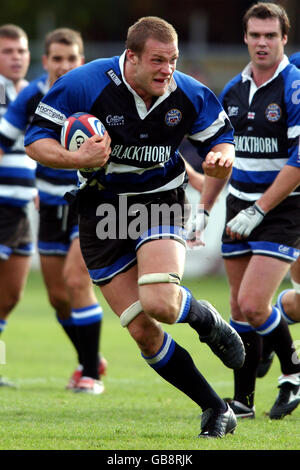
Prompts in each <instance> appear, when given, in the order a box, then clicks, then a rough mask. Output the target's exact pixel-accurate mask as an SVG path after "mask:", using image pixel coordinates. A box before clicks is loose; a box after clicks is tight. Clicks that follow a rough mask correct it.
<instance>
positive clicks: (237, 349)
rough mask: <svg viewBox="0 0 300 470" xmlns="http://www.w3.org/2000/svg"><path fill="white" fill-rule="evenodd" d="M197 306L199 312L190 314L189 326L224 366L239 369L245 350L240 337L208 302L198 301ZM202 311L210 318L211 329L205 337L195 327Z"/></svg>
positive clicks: (199, 329) (197, 327) (242, 362)
mask: <svg viewBox="0 0 300 470" xmlns="http://www.w3.org/2000/svg"><path fill="white" fill-rule="evenodd" d="M198 305H199V308H200V312H197V311H193V313H190V316H189V325H190V326H191V327H192V328H194V329H195V330H196V331H197V333H198V334H199V339H200V341H201V342H202V343H206V344H207V345H208V346H209V347H210V349H211V350H212V351H213V352H214V353H215V354H216V356H218V357H219V359H221V361H222V362H223V363H224V364H225V366H227V367H229V368H230V369H240V368H241V367H242V365H243V364H244V361H245V348H244V344H243V341H242V340H241V337H240V336H239V334H238V333H237V332H236V331H235V330H234V329H233V328H232V327H231V326H230V325H229V324H228V323H227V322H226V321H225V320H223V318H222V317H221V315H220V314H219V313H218V312H217V310H216V309H215V308H214V307H213V306H212V305H211V304H210V303H209V302H207V301H206V300H198ZM203 310H205V311H206V312H205V313H206V314H207V313H209V314H210V315H211V317H212V327H211V330H210V332H209V334H207V335H203V334H202V333H201V328H199V326H198V325H197V323H198V321H197V320H198V316H200V315H201V311H203ZM207 311H208V312H207Z"/></svg>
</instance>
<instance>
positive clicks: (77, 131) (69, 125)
mask: <svg viewBox="0 0 300 470" xmlns="http://www.w3.org/2000/svg"><path fill="white" fill-rule="evenodd" d="M104 132H105V127H104V126H103V124H102V122H101V121H100V120H99V119H98V118H96V117H95V116H92V115H91V114H87V113H75V114H72V115H71V116H70V117H68V118H67V119H66V121H65V123H64V125H63V127H62V130H61V135H60V143H61V145H62V146H63V147H64V148H66V149H67V150H70V151H71V152H75V151H76V150H78V149H79V148H80V146H81V145H82V144H83V142H85V141H86V140H87V139H89V138H90V137H92V136H93V135H101V136H102V135H104Z"/></svg>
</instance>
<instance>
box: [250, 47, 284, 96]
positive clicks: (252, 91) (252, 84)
mask: <svg viewBox="0 0 300 470" xmlns="http://www.w3.org/2000/svg"><path fill="white" fill-rule="evenodd" d="M288 64H289V59H288V57H287V56H286V55H284V56H283V59H282V61H281V62H280V63H279V65H278V67H277V69H276V70H275V72H274V75H273V76H272V77H271V78H270V79H269V80H267V81H266V82H264V83H263V84H262V85H260V86H259V87H258V86H257V85H256V83H255V82H254V80H253V78H252V62H250V63H249V64H248V65H246V67H245V68H244V70H243V71H242V74H241V75H242V80H243V82H245V81H246V80H250V92H249V104H251V101H252V98H253V96H254V94H255V92H256V91H257V90H259V89H260V88H262V87H264V86H266V85H267V84H268V83H270V82H271V81H272V80H274V78H276V77H277V76H278V75H279V74H280V72H282V70H283V69H285V67H286V66H287V65H288Z"/></svg>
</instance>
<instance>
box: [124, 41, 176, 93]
mask: <svg viewBox="0 0 300 470" xmlns="http://www.w3.org/2000/svg"><path fill="white" fill-rule="evenodd" d="M130 53H131V54H132V56H130V60H133V64H134V73H133V75H132V77H131V78H132V80H131V83H130V85H131V86H132V88H133V89H134V90H135V91H136V92H137V94H138V95H139V96H141V98H143V99H144V100H146V101H147V99H152V97H153V96H161V95H163V94H164V93H165V92H166V91H167V89H168V86H169V83H170V81H171V79H172V76H173V73H174V71H175V69H176V63H177V59H178V48H177V42H175V41H174V42H171V43H169V44H166V43H163V42H160V41H158V40H156V39H153V38H149V39H148V40H147V41H146V43H145V47H144V50H143V52H142V53H141V54H140V55H139V56H138V55H136V54H134V53H132V52H131V51H129V55H130Z"/></svg>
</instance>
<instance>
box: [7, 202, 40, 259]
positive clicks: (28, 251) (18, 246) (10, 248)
mask: <svg viewBox="0 0 300 470" xmlns="http://www.w3.org/2000/svg"><path fill="white" fill-rule="evenodd" d="M12 253H14V254H18V255H23V256H30V255H32V254H33V253H34V244H33V238H32V232H31V228H30V222H29V218H28V215H27V212H26V209H25V208H24V209H23V208H21V207H14V206H8V205H5V206H4V205H0V259H2V260H7V259H8V258H9V257H10V255H11V254H12Z"/></svg>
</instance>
